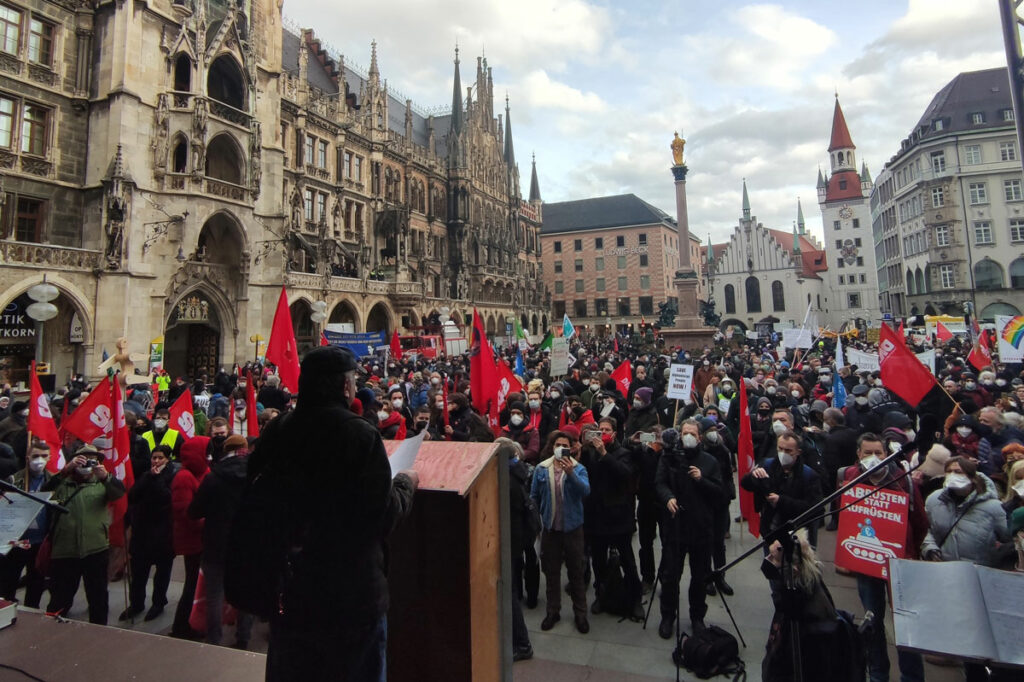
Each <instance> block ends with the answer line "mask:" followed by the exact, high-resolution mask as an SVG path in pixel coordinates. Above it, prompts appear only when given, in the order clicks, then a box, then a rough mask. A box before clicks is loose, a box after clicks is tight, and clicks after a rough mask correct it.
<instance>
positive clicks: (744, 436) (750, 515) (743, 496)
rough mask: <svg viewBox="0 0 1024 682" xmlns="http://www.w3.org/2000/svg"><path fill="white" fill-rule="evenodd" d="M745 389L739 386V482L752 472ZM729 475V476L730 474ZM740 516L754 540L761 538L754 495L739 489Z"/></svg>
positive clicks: (752, 449)
mask: <svg viewBox="0 0 1024 682" xmlns="http://www.w3.org/2000/svg"><path fill="white" fill-rule="evenodd" d="M749 410H750V408H749V406H748V400H747V387H746V386H745V385H741V386H740V440H739V442H738V443H737V449H736V471H737V472H738V473H739V477H740V480H743V477H744V476H746V475H747V474H749V473H750V472H751V471H753V470H754V437H753V433H752V431H751V425H750V414H749ZM730 475H731V474H730ZM740 516H742V517H743V518H744V519H746V521H747V528H749V529H750V534H751V535H753V536H754V537H755V538H759V537H761V516H760V515H759V514H758V513H757V510H755V509H754V493H752V492H750V491H749V490H744V489H743V487H742V486H741V487H740Z"/></svg>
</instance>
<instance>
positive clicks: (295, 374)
mask: <svg viewBox="0 0 1024 682" xmlns="http://www.w3.org/2000/svg"><path fill="white" fill-rule="evenodd" d="M266 358H267V360H268V361H270V362H272V363H274V364H275V365H277V374H278V376H279V377H281V383H282V384H283V385H284V387H285V388H287V389H288V390H289V391H291V392H292V393H298V392H299V349H298V346H297V345H296V344H295V328H294V327H292V313H291V311H290V310H288V295H287V294H286V293H285V291H284V287H281V297H280V298H279V299H278V300H277V311H276V312H275V313H274V325H273V326H272V327H271V328H270V340H269V341H267V351H266Z"/></svg>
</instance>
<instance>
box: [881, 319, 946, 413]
mask: <svg viewBox="0 0 1024 682" xmlns="http://www.w3.org/2000/svg"><path fill="white" fill-rule="evenodd" d="M878 364H879V367H880V371H881V375H882V384H883V385H884V386H885V387H886V388H887V389H889V390H891V391H893V392H894V393H896V395H898V396H899V397H901V398H903V399H904V400H906V401H907V402H908V403H910V405H911V406H912V407H917V405H918V404H919V403H920V402H921V399H922V398H924V396H925V394H926V393H928V391H930V390H931V389H932V386H934V385H935V377H934V376H933V375H932V373H931V372H929V371H928V368H927V367H925V366H924V365H923V364H921V361H920V360H918V359H917V356H916V355H914V354H913V353H911V352H910V349H908V348H907V346H906V344H905V343H903V340H902V339H900V338H899V337H898V336H897V335H896V332H894V331H893V330H892V329H891V328H889V326H888V325H885V324H883V325H882V327H881V331H880V337H879V341H878Z"/></svg>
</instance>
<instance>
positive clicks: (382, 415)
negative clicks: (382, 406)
mask: <svg viewBox="0 0 1024 682" xmlns="http://www.w3.org/2000/svg"><path fill="white" fill-rule="evenodd" d="M389 416H390V415H389V414H388V413H387V412H385V411H384V410H381V411H380V412H378V413H377V420H378V421H385V420H386V419H387V418H388V417H389Z"/></svg>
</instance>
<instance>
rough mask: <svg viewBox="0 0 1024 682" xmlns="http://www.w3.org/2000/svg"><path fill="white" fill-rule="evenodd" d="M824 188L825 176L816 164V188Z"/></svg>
mask: <svg viewBox="0 0 1024 682" xmlns="http://www.w3.org/2000/svg"><path fill="white" fill-rule="evenodd" d="M824 188H825V176H824V175H822V174H821V166H818V189H824Z"/></svg>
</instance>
